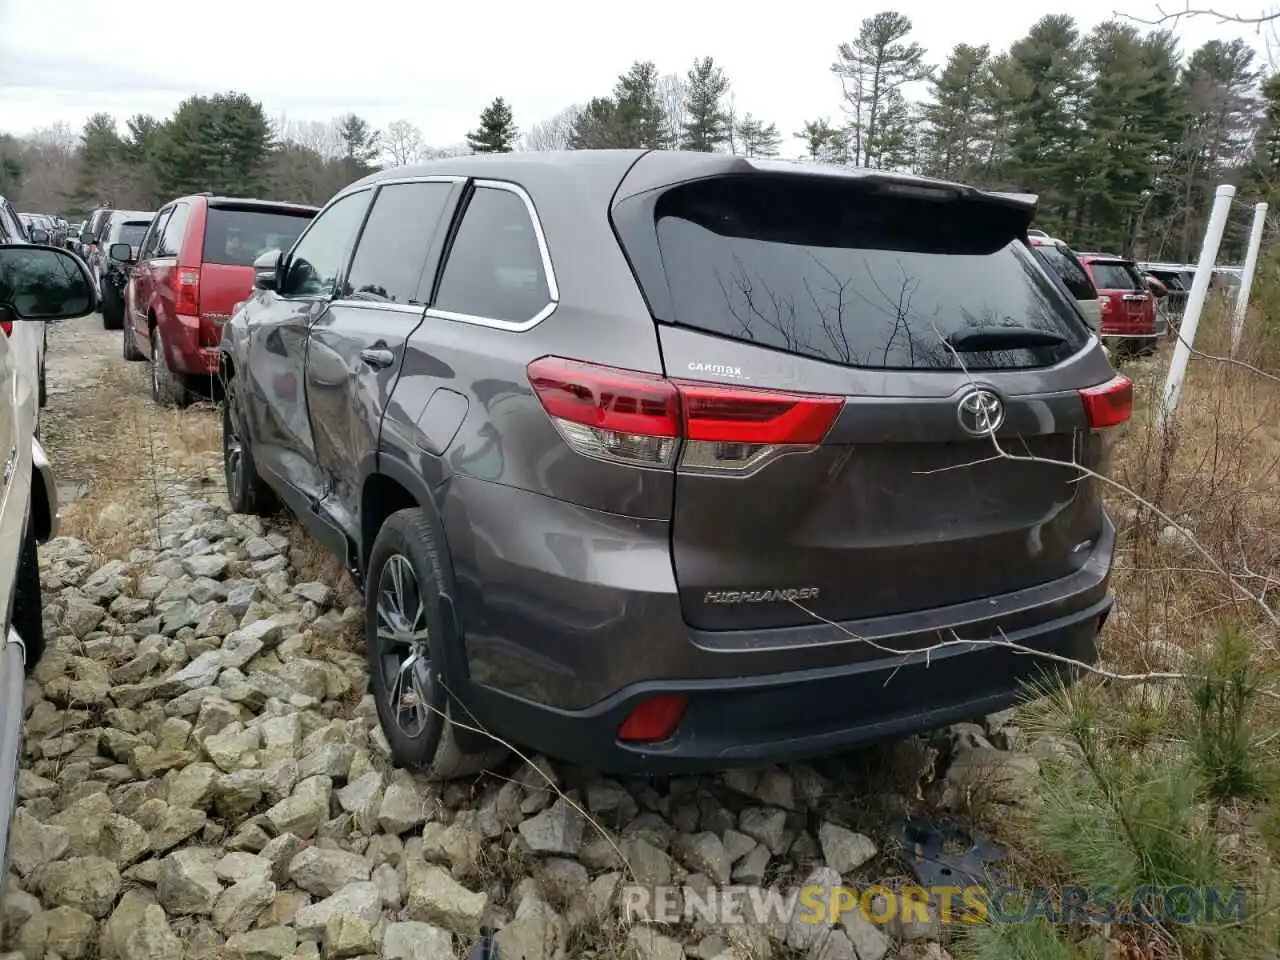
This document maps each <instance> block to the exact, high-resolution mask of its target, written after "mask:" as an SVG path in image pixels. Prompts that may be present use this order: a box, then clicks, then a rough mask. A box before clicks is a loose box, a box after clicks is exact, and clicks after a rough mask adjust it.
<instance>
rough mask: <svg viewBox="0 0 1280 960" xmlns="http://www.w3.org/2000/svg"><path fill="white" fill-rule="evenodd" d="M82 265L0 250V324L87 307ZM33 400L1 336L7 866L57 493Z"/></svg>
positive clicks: (64, 256) (0, 828)
mask: <svg viewBox="0 0 1280 960" xmlns="http://www.w3.org/2000/svg"><path fill="white" fill-rule="evenodd" d="M94 306H95V303H94V292H93V287H92V286H91V283H90V278H89V273H88V270H87V268H86V267H85V265H84V263H83V262H82V261H81V260H79V259H78V258H77V257H76V256H75V255H74V254H72V253H70V252H68V251H66V250H63V249H59V248H55V247H38V246H31V245H25V244H10V245H7V246H0V321H3V322H4V323H7V324H12V325H13V326H15V327H18V326H36V325H39V324H41V323H42V321H47V320H54V319H70V318H73V317H80V316H84V315H86V314H88V313H90V312H91V311H92V310H93V309H94ZM36 409H37V403H36V395H35V392H34V390H32V388H31V385H30V383H29V382H28V380H27V378H26V377H25V376H23V375H22V371H21V369H20V368H19V366H18V365H17V364H15V362H14V358H13V354H12V353H11V351H10V340H9V338H3V337H0V450H4V451H6V453H5V459H4V469H3V472H0V596H2V597H4V598H5V607H4V610H5V619H4V625H3V626H4V632H3V635H2V637H3V639H0V691H3V692H2V693H0V785H3V786H2V787H0V790H3V796H0V863H4V864H7V863H8V862H9V861H8V849H7V848H8V837H9V822H10V818H11V817H12V814H13V806H14V801H15V791H16V785H17V777H18V766H19V760H20V757H21V753H22V724H23V715H24V700H25V679H26V675H27V674H28V673H29V672H30V671H31V670H32V668H34V667H35V665H36V663H38V662H39V660H40V656H41V654H42V653H43V652H44V625H43V614H42V611H41V595H40V569H39V565H38V563H37V558H36V545H37V543H42V542H44V541H46V540H48V539H49V538H50V537H52V536H53V535H54V534H55V533H56V532H57V523H58V493H57V489H58V488H57V485H56V484H55V483H54V478H53V472H52V470H51V469H50V466H49V461H48V459H47V458H46V456H45V453H44V449H43V448H42V447H41V446H40V441H39V440H38V439H37V438H36V436H35V427H36Z"/></svg>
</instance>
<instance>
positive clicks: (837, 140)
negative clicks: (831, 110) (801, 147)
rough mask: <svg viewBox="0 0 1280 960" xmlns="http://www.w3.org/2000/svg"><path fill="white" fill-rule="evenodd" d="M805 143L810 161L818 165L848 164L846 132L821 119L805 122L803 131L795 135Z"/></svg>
mask: <svg viewBox="0 0 1280 960" xmlns="http://www.w3.org/2000/svg"><path fill="white" fill-rule="evenodd" d="M795 136H796V137H799V138H800V139H801V140H803V141H804V143H805V153H806V154H807V155H808V157H809V159H810V160H816V161H818V162H820V163H848V161H849V141H848V137H847V135H846V132H845V131H844V130H842V129H840V128H839V127H833V126H832V125H831V121H829V120H827V119H825V118H822V119H819V120H806V121H805V123H804V129H802V130H800V131H799V132H798V133H796V134H795Z"/></svg>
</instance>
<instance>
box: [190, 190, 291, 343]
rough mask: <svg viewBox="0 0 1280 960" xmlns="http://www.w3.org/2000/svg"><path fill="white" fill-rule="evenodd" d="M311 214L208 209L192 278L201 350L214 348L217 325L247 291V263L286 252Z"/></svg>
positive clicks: (248, 207)
mask: <svg viewBox="0 0 1280 960" xmlns="http://www.w3.org/2000/svg"><path fill="white" fill-rule="evenodd" d="M315 215H316V210H315V209H314V208H312V207H281V206H275V205H272V206H266V205H264V204H252V203H235V202H226V201H221V202H215V203H211V204H210V205H209V209H208V211H207V212H206V215H205V224H204V247H203V251H204V252H203V256H202V263H201V265H200V270H199V278H198V284H199V311H200V345H201V346H206V347H212V346H217V344H218V342H219V340H220V339H221V336H222V324H224V323H225V322H226V321H227V319H228V318H230V316H231V314H232V312H234V310H235V306H236V304H238V303H239V302H240V301H241V300H244V299H246V298H247V297H248V296H249V294H250V293H251V292H252V291H253V261H254V260H256V259H257V258H258V257H259V256H261V255H262V254H263V253H265V252H266V251H268V250H273V249H277V250H282V251H285V250H288V249H289V248H290V247H291V246H293V242H294V241H295V240H296V239H298V235H299V234H300V233H302V231H303V230H304V229H305V228H306V226H307V224H308V223H310V222H311V220H312V219H313V218H314V217H315Z"/></svg>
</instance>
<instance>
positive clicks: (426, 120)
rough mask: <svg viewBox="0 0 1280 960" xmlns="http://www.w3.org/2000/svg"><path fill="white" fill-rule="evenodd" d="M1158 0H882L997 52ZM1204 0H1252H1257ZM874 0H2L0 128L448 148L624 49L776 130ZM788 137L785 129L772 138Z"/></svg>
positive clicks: (617, 67) (615, 66)
mask: <svg viewBox="0 0 1280 960" xmlns="http://www.w3.org/2000/svg"><path fill="white" fill-rule="evenodd" d="M1157 2H1158V0H1072V2H1071V3H1066V2H1063V3H1059V4H1056V5H1055V4H1049V3H1045V2H1044V0H1040V2H1035V0H1032V2H1027V0H970V2H963V0H961V2H956V0H899V2H896V3H890V2H888V0H885V2H884V6H885V7H887V8H892V9H897V10H899V11H901V12H902V13H905V14H906V15H908V16H909V17H911V19H912V20H913V21H914V23H915V32H914V35H913V36H914V39H916V40H917V41H919V42H920V43H922V44H923V45H924V46H925V47H926V48H927V50H928V51H929V58H930V60H931V61H932V62H935V63H936V62H940V61H941V60H942V59H943V58H944V57H945V55H946V53H947V51H948V50H949V49H950V48H951V47H952V46H953V45H955V44H956V43H958V42H962V41H963V42H968V43H975V44H976V43H990V44H991V45H992V47H993V48H997V49H1002V48H1004V47H1006V46H1008V44H1009V43H1011V42H1012V41H1014V40H1016V39H1017V38H1018V37H1020V36H1022V35H1024V34H1025V33H1026V31H1027V29H1028V28H1029V27H1030V26H1031V25H1032V23H1033V22H1034V21H1035V20H1036V19H1037V18H1039V17H1040V16H1043V15H1044V14H1046V13H1050V12H1054V11H1059V10H1061V11H1067V12H1070V13H1072V14H1073V15H1074V16H1075V17H1076V19H1077V22H1078V23H1080V24H1081V26H1082V28H1083V29H1088V28H1089V27H1092V26H1093V25H1094V24H1096V23H1098V22H1099V21H1101V20H1104V19H1106V18H1108V17H1110V16H1111V15H1112V14H1113V13H1114V12H1115V11H1116V10H1117V8H1118V9H1120V10H1121V11H1122V12H1124V13H1128V14H1131V15H1133V16H1137V17H1145V18H1151V17H1154V16H1156V15H1157V10H1156V4H1157ZM1193 5H1194V4H1193ZM1207 5H1209V6H1213V7H1215V8H1216V9H1220V10H1224V11H1228V12H1239V13H1241V14H1246V13H1253V12H1256V10H1257V9H1259V8H1260V7H1262V6H1265V5H1266V2H1265V0H1253V2H1249V0H1246V2H1243V3H1242V2H1240V0H1215V2H1213V3H1210V4H1207ZM879 6H880V4H875V5H872V4H849V3H837V2H824V0H789V2H786V3H777V2H772V3H768V4H765V3H763V2H760V3H758V4H754V3H750V2H743V0H734V2H725V0H641V2H639V3H635V4H624V3H618V2H616V0H615V2H613V3H609V2H607V0H606V2H600V0H596V2H592V3H587V2H583V0H534V2H528V0H524V2H518V0H487V2H484V0H482V2H469V3H459V4H447V3H445V4H428V3H413V2H410V0H356V2H353V3H340V2H334V3H325V2H317V0H303V2H271V0H252V2H250V0H188V2H187V3H185V4H178V5H176V6H170V7H164V6H155V5H153V4H145V3H144V4H133V3H122V2H120V0H115V2H99V0H0V129H3V130H5V131H7V132H11V133H27V132H29V131H31V130H33V129H36V128H38V127H43V126H48V125H50V124H52V123H54V122H56V121H65V122H67V123H69V124H71V125H72V126H73V127H76V128H78V127H79V126H80V125H81V124H82V123H83V122H84V120H85V118H86V117H88V116H89V115H90V114H92V113H95V112H98V111H106V112H108V113H112V114H114V115H115V116H116V118H117V120H118V121H119V122H120V123H121V124H122V125H123V121H124V118H125V117H127V116H129V115H130V114H134V113H150V114H154V115H156V116H160V117H163V116H167V115H168V114H170V113H171V112H172V111H173V109H174V107H176V106H177V104H178V102H179V101H180V100H182V98H183V97H185V96H189V95H191V94H193V93H205V94H208V93H215V92H218V91H222V90H229V89H231V90H236V91H241V92H244V93H247V94H249V95H250V96H252V97H254V98H255V99H257V100H260V101H262V103H263V105H264V107H265V108H266V111H267V113H268V115H269V116H271V117H278V116H280V115H282V114H283V115H286V116H288V117H289V118H294V119H307V120H325V119H329V118H330V117H333V116H335V115H337V114H339V113H343V112H346V111H349V110H354V111H355V112H356V113H359V114H361V115H362V116H364V117H366V118H367V119H368V120H369V121H371V122H372V123H373V124H374V125H375V126H384V125H385V124H387V123H389V122H390V121H392V120H395V119H397V118H401V117H403V118H406V119H408V120H411V121H412V122H413V123H415V124H417V125H418V126H419V127H420V128H421V129H422V131H423V133H424V136H425V138H426V140H427V142H428V143H431V144H433V145H437V146H445V145H448V144H453V143H457V142H458V141H460V140H461V139H462V138H463V136H464V135H465V134H466V132H467V130H468V129H470V128H472V127H473V126H474V125H475V122H476V118H477V115H478V114H479V112H480V109H481V108H482V107H483V106H484V105H485V104H486V103H488V102H489V101H490V100H492V99H493V98H494V97H495V96H504V97H506V98H507V100H508V102H509V103H510V104H511V105H512V108H513V109H514V111H515V117H516V122H517V124H518V125H520V126H521V127H528V126H529V125H530V124H532V123H534V122H536V121H538V120H541V119H544V118H546V117H548V116H550V115H552V114H554V113H555V112H557V111H558V110H560V109H561V108H562V107H565V106H567V105H568V104H571V103H575V102H582V101H585V100H587V99H588V98H590V97H591V96H593V95H598V94H602V93H606V92H608V91H609V89H610V88H611V86H612V84H613V81H614V79H615V78H616V76H617V74H618V73H619V72H621V71H622V70H624V69H625V68H626V67H627V65H628V64H629V63H630V62H631V61H632V60H635V59H650V60H653V61H655V62H656V63H657V65H658V68H659V69H660V70H661V71H663V72H667V71H676V70H678V71H681V72H683V71H685V70H687V69H688V67H689V64H690V63H691V61H692V60H693V58H694V57H696V56H703V55H711V56H714V57H715V58H716V60H717V61H718V62H719V63H720V64H722V65H723V67H724V69H725V71H726V73H727V74H728V76H729V78H730V80H731V81H732V84H733V92H734V95H735V102H736V105H737V108H738V110H739V112H740V113H742V112H746V111H748V110H749V111H751V112H753V113H754V114H755V115H757V116H759V117H762V118H764V119H766V120H773V121H776V122H777V124H778V128H779V130H780V131H781V132H782V133H783V134H784V135H785V134H790V133H793V132H794V131H796V130H799V129H800V127H801V124H802V123H803V122H804V121H805V120H806V119H811V118H814V117H818V116H823V115H826V116H829V117H833V118H834V117H836V116H838V114H839V110H840V87H839V83H838V81H837V80H836V79H835V78H834V77H833V76H832V75H831V73H830V70H829V67H830V65H831V62H832V60H833V59H834V58H835V50H836V46H837V44H838V43H840V42H841V41H845V40H850V39H852V38H853V37H854V36H855V35H856V33H857V30H858V24H859V21H860V19H861V17H863V16H866V15H867V14H869V13H872V12H874V11H875V10H876V9H878V8H879ZM1168 6H1169V7H1172V8H1176V7H1178V6H1181V0H1170V2H1169V4H1168ZM347 11H350V13H349V14H347ZM1177 32H1178V34H1179V37H1180V38H1181V40H1182V44H1183V47H1184V49H1189V48H1191V47H1194V46H1196V45H1198V44H1200V43H1203V42H1204V41H1205V40H1208V39H1212V38H1215V37H1217V38H1232V37H1237V36H1239V37H1244V38H1246V39H1248V40H1250V41H1251V42H1253V43H1255V44H1256V45H1257V46H1258V49H1259V51H1260V53H1264V52H1265V46H1266V45H1265V43H1264V42H1263V39H1262V38H1260V37H1258V35H1257V33H1256V31H1255V30H1254V29H1253V28H1248V27H1242V26H1239V25H1231V24H1219V23H1216V22H1214V21H1213V20H1210V19H1208V18H1200V19H1195V20H1190V21H1183V22H1182V23H1180V24H1179V25H1178V27H1177ZM798 147H799V145H798V143H796V142H790V143H788V144H787V149H786V152H787V153H788V154H795V153H796V152H797V151H798Z"/></svg>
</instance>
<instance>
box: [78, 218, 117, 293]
mask: <svg viewBox="0 0 1280 960" xmlns="http://www.w3.org/2000/svg"><path fill="white" fill-rule="evenodd" d="M109 216H111V208H110V207H98V208H97V209H96V210H94V211H93V212H92V213H91V214H89V219H88V220H86V221H85V227H84V230H82V231H81V233H80V250H79V253H80V256H81V257H82V258H84V262H85V263H87V264H89V270H90V272H91V273H92V274H93V282H94V284H95V287H94V289H95V290H96V289H98V286H97V285H100V282H101V279H102V278H101V277H100V276H99V275H98V272H97V271H96V270H95V269H94V262H95V258H96V255H97V253H98V250H99V247H100V246H101V233H102V230H103V229H104V228H105V226H106V223H107V218H108V217H109Z"/></svg>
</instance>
